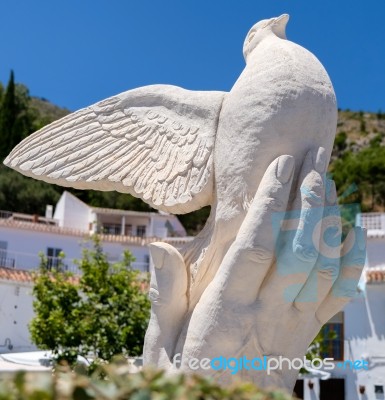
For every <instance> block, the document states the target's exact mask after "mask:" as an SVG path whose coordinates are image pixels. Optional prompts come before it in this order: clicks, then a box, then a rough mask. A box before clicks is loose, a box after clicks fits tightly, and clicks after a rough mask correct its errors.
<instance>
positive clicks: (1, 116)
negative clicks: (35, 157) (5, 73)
mask: <svg viewBox="0 0 385 400" xmlns="http://www.w3.org/2000/svg"><path fill="white" fill-rule="evenodd" d="M16 115H17V108H16V99H15V77H14V73H13V71H11V75H10V78H9V82H8V85H7V89H6V91H5V94H4V96H3V101H2V104H1V109H0V157H1V158H4V157H5V156H6V155H7V153H8V150H9V149H10V148H11V142H12V135H13V133H14V126H15V122H16Z"/></svg>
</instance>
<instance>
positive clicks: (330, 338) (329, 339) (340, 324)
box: [322, 312, 344, 360]
mask: <svg viewBox="0 0 385 400" xmlns="http://www.w3.org/2000/svg"><path fill="white" fill-rule="evenodd" d="M322 332H323V336H324V339H323V349H322V356H323V357H324V358H326V357H329V358H334V359H335V360H343V359H344V313H343V312H339V313H338V314H336V315H335V316H334V317H333V318H332V319H330V320H329V322H327V323H326V324H325V325H324V326H323V328H322Z"/></svg>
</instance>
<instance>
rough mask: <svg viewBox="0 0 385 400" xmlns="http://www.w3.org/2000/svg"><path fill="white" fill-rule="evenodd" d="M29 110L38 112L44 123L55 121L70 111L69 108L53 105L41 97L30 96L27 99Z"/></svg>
mask: <svg viewBox="0 0 385 400" xmlns="http://www.w3.org/2000/svg"><path fill="white" fill-rule="evenodd" d="M29 105H30V108H31V110H33V111H35V112H36V113H37V114H38V117H39V119H40V120H41V121H42V123H44V125H47V124H49V123H50V122H53V121H56V120H57V119H59V118H62V117H64V116H66V115H67V114H69V113H70V110H68V109H66V108H61V107H58V106H55V105H54V104H52V103H51V102H49V101H48V100H47V99H44V98H43V97H31V98H30V101H29Z"/></svg>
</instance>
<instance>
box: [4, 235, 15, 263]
mask: <svg viewBox="0 0 385 400" xmlns="http://www.w3.org/2000/svg"><path fill="white" fill-rule="evenodd" d="M7 248H8V242H6V241H4V240H0V267H6V268H15V259H14V258H11V257H8V253H7Z"/></svg>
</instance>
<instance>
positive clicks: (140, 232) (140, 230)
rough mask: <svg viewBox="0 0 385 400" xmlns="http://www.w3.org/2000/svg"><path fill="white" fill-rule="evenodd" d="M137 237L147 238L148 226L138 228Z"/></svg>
mask: <svg viewBox="0 0 385 400" xmlns="http://www.w3.org/2000/svg"><path fill="white" fill-rule="evenodd" d="M136 236H140V237H145V236H146V225H138V226H137V227H136Z"/></svg>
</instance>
